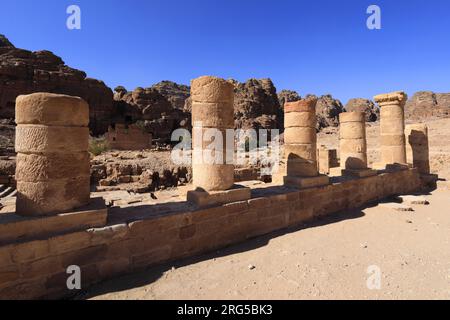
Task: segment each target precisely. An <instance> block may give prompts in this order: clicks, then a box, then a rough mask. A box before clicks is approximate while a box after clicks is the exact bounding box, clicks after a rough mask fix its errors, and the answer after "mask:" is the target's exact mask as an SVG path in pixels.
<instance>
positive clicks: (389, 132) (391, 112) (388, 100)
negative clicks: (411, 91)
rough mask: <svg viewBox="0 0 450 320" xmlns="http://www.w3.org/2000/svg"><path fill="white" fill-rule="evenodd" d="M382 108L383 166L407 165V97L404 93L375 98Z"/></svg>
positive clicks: (382, 95)
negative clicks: (405, 112)
mask: <svg viewBox="0 0 450 320" xmlns="http://www.w3.org/2000/svg"><path fill="white" fill-rule="evenodd" d="M374 100H375V102H377V103H378V105H379V106H380V108H381V117H380V136H381V164H382V165H383V166H385V165H389V164H406V145H405V116H404V107H405V103H406V100H407V95H406V94H405V93H404V92H402V91H398V92H393V93H388V94H381V95H378V96H375V97H374Z"/></svg>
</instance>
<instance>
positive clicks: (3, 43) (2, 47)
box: [0, 36, 114, 134]
mask: <svg viewBox="0 0 450 320" xmlns="http://www.w3.org/2000/svg"><path fill="white" fill-rule="evenodd" d="M40 91H45V92H53V93H63V94H68V95H74V96H79V97H82V98H83V99H85V100H86V101H87V102H88V103H89V105H90V106H91V108H90V120H91V121H90V128H91V130H92V132H93V133H94V134H99V133H103V132H105V130H106V129H107V127H108V124H109V120H110V119H111V117H112V114H113V112H114V110H113V104H112V100H113V94H112V91H111V89H109V88H108V87H107V86H106V85H105V84H104V83H103V82H102V81H99V80H95V79H90V78H87V77H86V73H85V72H83V71H80V70H77V69H73V68H70V67H69V66H67V65H66V64H65V63H64V61H63V60H62V59H61V58H60V57H58V56H56V55H54V54H53V53H51V52H50V51H36V52H31V51H28V50H23V49H18V48H16V47H14V46H13V45H12V43H11V42H10V41H9V40H8V39H6V37H4V36H0V118H3V119H8V118H9V119H11V118H14V112H15V111H14V110H15V101H16V97H17V96H18V95H21V94H29V93H33V92H40Z"/></svg>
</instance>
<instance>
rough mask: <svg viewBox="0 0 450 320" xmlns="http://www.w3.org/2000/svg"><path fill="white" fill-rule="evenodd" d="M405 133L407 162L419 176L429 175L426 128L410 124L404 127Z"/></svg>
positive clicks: (422, 125)
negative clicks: (415, 169)
mask: <svg viewBox="0 0 450 320" xmlns="http://www.w3.org/2000/svg"><path fill="white" fill-rule="evenodd" d="M405 133H406V139H407V144H406V152H407V159H408V160H409V161H408V162H409V163H412V164H413V166H414V167H415V168H417V169H418V170H419V172H420V173H421V174H430V150H429V145H428V127H427V126H426V125H425V124H411V125H408V126H406V130H405Z"/></svg>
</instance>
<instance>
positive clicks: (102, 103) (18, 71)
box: [0, 35, 450, 149]
mask: <svg viewBox="0 0 450 320" xmlns="http://www.w3.org/2000/svg"><path fill="white" fill-rule="evenodd" d="M229 81H230V82H232V83H233V84H234V85H235V104H234V111H235V125H236V128H243V129H249V128H254V129H262V128H265V129H270V128H279V129H281V130H283V122H284V120H283V118H284V112H283V107H284V104H285V103H286V102H288V101H296V100H299V99H300V95H299V94H298V93H297V92H295V91H291V90H282V91H280V92H279V93H278V94H277V89H276V88H275V86H274V84H273V82H272V81H271V80H270V79H250V80H248V81H246V82H243V83H240V82H238V81H235V80H229ZM39 91H46V92H54V93H64V94H69V95H75V96H80V97H82V98H84V99H85V100H86V101H87V102H88V103H89V105H90V120H91V121H90V128H91V131H92V133H93V134H94V135H99V134H103V133H104V132H105V131H106V130H107V128H108V126H109V125H110V124H114V123H136V122H138V123H139V124H140V125H142V126H143V127H144V128H145V129H147V130H148V131H149V132H151V133H152V134H153V135H154V137H155V138H158V139H160V140H161V141H162V142H168V141H169V140H170V135H171V132H172V131H173V130H175V129H177V128H180V127H183V128H187V129H189V128H190V122H191V121H190V117H191V115H190V112H191V101H190V98H189V95H190V87H189V86H186V85H181V84H177V83H175V82H172V81H162V82H160V83H157V84H155V85H153V86H152V87H149V88H141V87H139V88H136V89H135V90H133V91H127V90H126V89H125V88H124V87H121V86H120V87H117V88H116V89H115V90H114V92H113V91H112V90H111V89H110V88H108V87H107V86H106V85H105V84H104V83H103V82H102V81H99V80H95V79H90V78H87V76H86V73H85V72H83V71H80V70H77V69H73V68H71V67H69V66H67V65H66V64H65V63H64V61H63V60H62V59H61V58H60V57H58V56H56V55H54V54H53V53H51V52H50V51H37V52H31V51H28V50H23V49H18V48H15V47H14V45H13V44H12V43H11V42H10V41H9V40H8V39H7V38H6V37H4V36H2V35H0V119H14V109H15V99H16V97H17V96H18V95H20V94H29V93H33V92H39ZM345 110H347V111H355V110H362V111H364V112H365V113H366V120H367V121H369V122H370V121H377V120H378V119H379V108H378V107H377V106H376V105H375V104H374V103H373V102H372V101H370V100H367V99H359V98H358V99H351V100H350V101H349V102H348V103H347V105H346V107H345V108H344V106H343V105H342V103H341V102H340V101H339V100H337V99H334V98H333V97H332V96H331V95H323V96H320V97H318V102H317V116H318V123H317V128H318V129H321V128H324V127H328V126H333V127H336V126H338V124H339V114H340V113H341V112H344V111H345ZM406 115H407V117H408V118H410V119H418V120H420V119H424V118H429V117H443V116H449V115H450V93H448V94H440V93H433V92H428V91H424V92H418V93H416V94H415V95H414V96H412V97H411V99H410V100H409V101H408V103H407V106H406ZM5 121H6V122H4V123H3V131H2V132H6V131H5V130H7V131H8V132H9V133H8V135H6V134H1V133H0V135H2V136H4V138H5V139H3V140H0V144H1V145H3V146H6V147H8V148H9V149H11V147H12V143H13V142H12V139H11V134H10V133H11V128H13V127H11V126H12V124H11V120H5ZM7 141H9V142H7Z"/></svg>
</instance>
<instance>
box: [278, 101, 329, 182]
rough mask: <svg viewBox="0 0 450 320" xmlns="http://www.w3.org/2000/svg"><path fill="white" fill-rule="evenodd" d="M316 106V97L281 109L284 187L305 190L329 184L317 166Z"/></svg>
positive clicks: (289, 103)
mask: <svg viewBox="0 0 450 320" xmlns="http://www.w3.org/2000/svg"><path fill="white" fill-rule="evenodd" d="M316 103H317V98H314V97H310V98H307V99H303V100H299V101H295V102H288V103H286V104H285V106H284V112H285V115H284V119H285V131H284V153H285V159H286V166H287V168H286V169H287V176H285V177H284V183H285V185H287V186H292V187H298V188H307V187H315V186H320V185H325V184H328V183H329V178H328V177H327V176H325V175H319V172H318V167H317V131H316V123H317V117H316Z"/></svg>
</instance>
